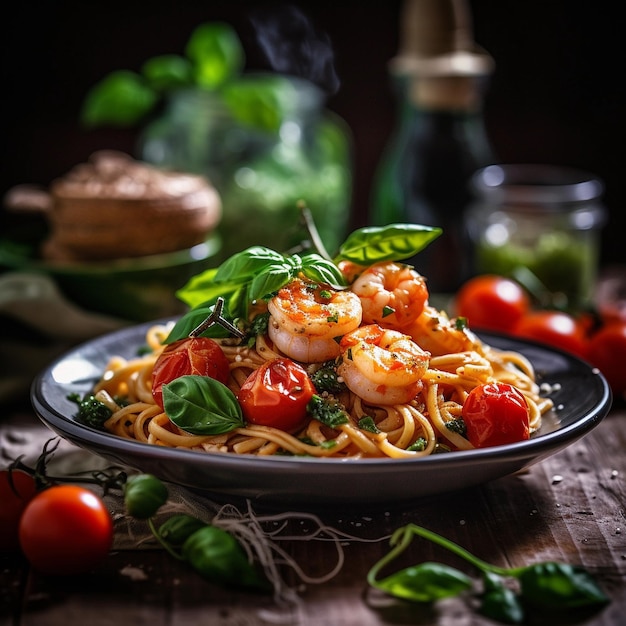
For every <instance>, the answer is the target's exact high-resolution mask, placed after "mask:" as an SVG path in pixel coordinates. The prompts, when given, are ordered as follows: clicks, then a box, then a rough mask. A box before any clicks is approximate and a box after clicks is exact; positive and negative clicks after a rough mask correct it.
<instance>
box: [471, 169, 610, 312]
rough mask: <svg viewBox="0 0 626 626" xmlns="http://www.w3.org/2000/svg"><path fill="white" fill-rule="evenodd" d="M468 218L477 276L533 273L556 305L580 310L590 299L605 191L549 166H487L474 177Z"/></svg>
mask: <svg viewBox="0 0 626 626" xmlns="http://www.w3.org/2000/svg"><path fill="white" fill-rule="evenodd" d="M472 182H473V187H474V191H475V192H476V196H477V199H476V201H475V202H474V204H473V205H472V206H471V207H470V208H469V210H468V212H467V214H466V225H467V228H468V230H469V233H470V236H471V239H472V242H473V246H474V270H475V272H476V273H494V274H500V275H502V276H509V277H516V276H517V275H519V272H520V269H522V270H524V271H530V272H531V273H532V274H533V275H534V277H535V278H536V279H538V280H539V281H540V282H541V283H542V285H543V286H544V287H545V288H546V289H547V290H548V291H549V292H551V293H552V294H555V295H556V296H557V299H558V301H561V302H564V303H565V304H566V306H568V307H569V308H574V309H576V308H582V307H584V306H585V305H586V304H588V302H589V300H590V298H591V292H592V289H593V283H594V281H595V277H596V272H597V267H598V263H599V256H600V241H599V234H600V230H599V229H600V227H601V226H602V224H603V223H604V219H605V213H606V211H605V209H604V207H603V206H602V205H601V204H600V202H599V197H600V194H601V192H602V189H603V187H602V184H601V183H600V181H598V180H597V179H596V178H594V177H593V176H591V175H589V174H586V173H584V172H578V171H576V170H570V169H567V168H556V167H551V166H530V165H529V166H525V165H515V166H489V167H487V168H484V169H483V170H480V171H479V172H477V173H476V175H475V176H474V178H473V181H472Z"/></svg>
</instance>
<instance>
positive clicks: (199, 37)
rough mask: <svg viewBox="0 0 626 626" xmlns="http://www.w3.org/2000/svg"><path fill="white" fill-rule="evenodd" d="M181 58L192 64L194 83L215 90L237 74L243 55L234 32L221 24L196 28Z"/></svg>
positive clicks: (205, 24)
mask: <svg viewBox="0 0 626 626" xmlns="http://www.w3.org/2000/svg"><path fill="white" fill-rule="evenodd" d="M185 54H186V55H187V57H188V58H189V59H190V60H191V61H192V62H193V64H194V70H195V78H196V83H197V84H198V85H200V86H201V87H205V88H207V89H216V88H217V87H219V86H220V85H222V84H224V83H225V82H226V81H227V80H229V79H231V78H232V77H234V76H237V75H238V74H240V73H241V70H242V69H243V65H244V62H245V53H244V51H243V47H242V45H241V41H240V40H239V37H238V36H237V33H236V32H235V30H234V29H233V28H232V27H231V26H230V25H228V24H226V23H223V22H207V23H204V24H200V25H199V26H197V27H196V29H195V30H194V31H193V32H192V33H191V37H190V38H189V41H188V42H187V46H186V47H185Z"/></svg>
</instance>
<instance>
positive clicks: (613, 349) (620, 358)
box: [588, 321, 626, 399]
mask: <svg viewBox="0 0 626 626" xmlns="http://www.w3.org/2000/svg"><path fill="white" fill-rule="evenodd" d="M588 358H589V362H590V363H591V364H592V365H595V366H596V367H597V368H598V369H599V370H600V371H601V372H602V374H604V377H605V378H606V380H607V382H608V383H609V385H610V386H611V390H612V391H613V393H614V394H615V395H616V396H623V397H624V398H625V399H626V321H615V322H612V323H609V324H607V325H606V326H604V327H603V328H601V329H600V330H598V331H597V332H596V333H595V334H594V335H592V336H591V339H590V340H589V352H588Z"/></svg>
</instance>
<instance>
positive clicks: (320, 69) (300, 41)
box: [250, 5, 339, 96]
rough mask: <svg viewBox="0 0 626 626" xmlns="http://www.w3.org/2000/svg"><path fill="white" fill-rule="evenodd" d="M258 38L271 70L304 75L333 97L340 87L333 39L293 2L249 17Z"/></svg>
mask: <svg viewBox="0 0 626 626" xmlns="http://www.w3.org/2000/svg"><path fill="white" fill-rule="evenodd" d="M250 21H251V22H252V25H253V27H254V29H255V31H256V38H257V41H258V43H259V46H260V47H261V49H262V51H263V53H264V54H265V56H266V58H267V60H268V62H269V64H270V66H271V67H272V69H273V70H274V71H276V72H278V73H281V74H288V75H291V76H297V77H300V78H305V79H307V80H309V81H310V82H312V83H314V84H316V85H317V86H318V87H320V88H321V89H323V90H324V91H325V92H326V94H327V95H328V96H331V95H333V94H335V93H336V92H337V90H338V89H339V78H338V77H337V74H336V72H335V67H334V64H333V51H332V45H331V42H330V38H329V37H328V35H327V34H326V33H324V32H319V31H316V30H315V28H314V27H313V25H312V24H311V22H310V21H309V19H308V18H307V17H306V15H304V13H302V11H300V9H298V8H297V7H295V6H293V5H284V6H282V7H279V8H277V9H273V10H272V11H271V12H267V13H266V12H260V11H257V12H256V13H254V14H253V15H252V16H251V17H250Z"/></svg>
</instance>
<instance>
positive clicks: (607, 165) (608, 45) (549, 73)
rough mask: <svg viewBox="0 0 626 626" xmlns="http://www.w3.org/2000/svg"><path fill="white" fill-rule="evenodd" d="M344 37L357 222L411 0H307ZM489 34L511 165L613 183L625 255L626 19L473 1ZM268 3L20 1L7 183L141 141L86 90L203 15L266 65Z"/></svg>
mask: <svg viewBox="0 0 626 626" xmlns="http://www.w3.org/2000/svg"><path fill="white" fill-rule="evenodd" d="M293 4H295V5H296V6H298V7H300V9H301V10H302V11H303V12H304V13H305V14H306V15H307V16H308V17H309V18H310V19H311V20H312V22H313V25H314V26H315V28H317V29H318V30H321V31H325V32H326V33H327V34H328V36H329V37H330V40H331V42H332V46H333V50H334V54H335V68H336V72H337V75H338V77H339V79H340V81H341V84H340V87H339V90H338V91H337V92H336V93H335V94H334V95H333V96H332V97H330V99H329V101H328V107H329V108H330V109H332V110H334V111H335V112H337V113H338V114H339V115H340V116H342V117H343V118H344V120H345V121H346V122H347V123H348V125H349V126H350V128H351V130H352V133H353V137H354V167H355V181H354V200H353V206H352V222H353V225H354V226H361V225H363V224H364V223H365V221H366V219H367V215H366V213H367V207H368V197H369V193H370V183H371V179H372V175H373V173H374V171H375V168H376V165H377V163H378V160H379V158H380V155H381V151H382V149H383V147H384V145H385V142H386V140H387V138H388V137H389V134H390V133H391V131H392V128H393V125H394V122H395V111H396V102H395V100H394V94H393V92H392V90H391V84H390V80H389V76H388V71H387V64H388V62H389V60H390V59H391V58H392V57H393V56H394V55H395V54H396V52H397V49H398V36H399V32H398V26H399V20H400V12H401V8H402V3H401V2H400V1H398V0H386V1H385V2H379V3H363V2H335V3H324V2H313V1H310V2H295V3H293ZM469 5H470V8H471V11H472V15H473V21H474V31H475V39H476V41H477V42H478V43H479V44H480V45H481V46H482V47H484V48H485V49H486V50H487V51H489V52H490V53H491V55H492V56H493V57H494V59H495V62H496V71H495V74H494V75H493V77H492V79H491V82H490V85H489V88H488V91H487V94H486V101H485V116H486V124H487V130H488V133H489V136H490V138H491V141H492V143H493V145H494V148H495V150H496V153H497V154H498V155H499V160H500V162H533V163H552V164H557V165H568V166H574V167H577V168H582V169H585V170H589V171H591V172H593V173H595V174H597V175H598V176H600V177H601V178H602V179H603V180H604V182H605V184H606V192H605V195H604V202H605V204H606V206H607V207H608V209H609V211H610V221H609V224H608V225H607V226H606V227H605V229H604V231H603V235H602V240H603V248H602V263H603V264H613V263H617V262H624V261H626V246H624V243H623V238H624V233H625V232H626V218H625V217H624V214H625V212H626V197H625V196H626V179H625V175H624V165H625V161H626V159H625V158H624V156H623V147H624V143H625V140H626V113H625V112H626V98H625V93H624V78H623V76H624V69H623V62H624V60H625V59H626V54H625V52H626V46H625V44H624V25H625V24H624V18H623V16H622V13H623V11H622V10H621V3H619V2H612V1H611V0H595V1H593V2H590V1H589V0H527V1H524V2H522V1H520V0H471V1H470V2H469ZM271 6H272V5H271V4H269V3H260V2H256V3H255V2H233V1H229V2H220V1H212V2H197V1H191V0H169V1H164V0H153V1H152V2H149V3H146V2H133V1H132V0H126V1H119V0H109V1H107V2H88V1H85V0H82V1H79V0H67V1H55V0H48V1H46V2H28V1H25V2H23V3H15V4H13V5H12V10H11V12H10V14H8V15H7V14H5V17H4V18H3V30H4V33H3V36H2V48H3V69H2V72H3V75H2V100H3V104H4V111H5V112H4V115H3V116H2V120H3V124H2V168H1V173H0V175H1V178H2V180H1V185H0V191H1V192H2V193H3V194H4V193H5V192H6V190H7V189H9V188H10V187H12V186H14V185H16V184H19V183H37V184H42V185H48V184H49V183H50V182H51V181H52V180H53V179H54V178H55V177H58V176H61V175H63V174H64V173H66V172H67V171H68V170H69V169H70V168H71V167H73V166H74V165H76V164H77V163H79V162H82V161H84V160H85V159H86V158H87V157H88V156H89V155H90V154H91V153H92V152H93V151H95V150H99V149H104V148H113V149H120V150H125V151H127V152H133V151H134V148H135V140H136V137H137V129H134V130H110V129H107V130H104V129H98V130H93V131H86V130H84V129H82V128H81V127H80V125H79V123H78V114H79V110H80V106H81V103H82V101H83V98H84V96H85V94H86V92H87V90H88V89H89V88H90V87H91V86H92V85H93V84H94V83H96V82H97V81H98V80H100V79H101V78H102V77H104V76H105V75H106V74H107V73H109V72H110V71H112V70H116V69H122V68H126V69H132V70H139V68H140V67H141V65H142V63H143V62H144V61H145V60H146V59H148V58H149V57H151V56H155V55H159V54H165V53H182V52H183V49H184V45H185V43H186V41H187V39H188V37H189V35H190V33H191V31H192V30H193V29H194V28H195V26H197V25H198V24H199V23H201V22H203V21H211V20H225V21H227V22H229V23H230V24H232V25H233V26H234V27H235V28H236V30H237V32H238V33H239V35H240V37H241V39H242V42H243V44H244V46H245V48H246V52H247V69H250V70H254V69H265V68H266V67H267V62H266V61H265V58H264V57H263V55H262V54H261V53H260V50H259V49H258V47H257V45H256V42H255V39H254V36H253V29H252V25H251V23H250V13H251V11H252V10H254V9H258V8H259V7H263V8H271Z"/></svg>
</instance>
